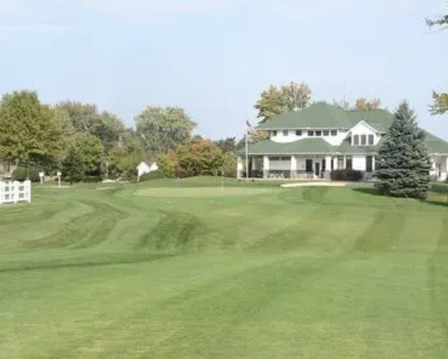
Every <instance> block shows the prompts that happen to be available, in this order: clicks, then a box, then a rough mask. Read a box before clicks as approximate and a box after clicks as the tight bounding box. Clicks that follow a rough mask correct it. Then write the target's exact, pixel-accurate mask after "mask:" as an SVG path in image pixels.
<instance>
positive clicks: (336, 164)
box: [333, 156, 338, 170]
mask: <svg viewBox="0 0 448 359" xmlns="http://www.w3.org/2000/svg"><path fill="white" fill-rule="evenodd" d="M333 169H335V170H337V169H338V156H335V157H333Z"/></svg>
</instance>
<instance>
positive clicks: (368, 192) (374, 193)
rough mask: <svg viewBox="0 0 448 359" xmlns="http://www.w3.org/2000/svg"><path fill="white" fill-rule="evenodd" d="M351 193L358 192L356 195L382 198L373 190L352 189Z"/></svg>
mask: <svg viewBox="0 0 448 359" xmlns="http://www.w3.org/2000/svg"><path fill="white" fill-rule="evenodd" d="M352 190H353V191H355V192H358V193H362V194H367V195H370V196H376V197H384V196H383V195H381V194H379V193H378V192H377V191H376V190H375V188H352Z"/></svg>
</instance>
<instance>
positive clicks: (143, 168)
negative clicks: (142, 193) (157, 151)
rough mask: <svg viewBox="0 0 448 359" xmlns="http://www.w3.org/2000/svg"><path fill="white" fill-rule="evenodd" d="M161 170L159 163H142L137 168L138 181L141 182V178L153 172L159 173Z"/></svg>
mask: <svg viewBox="0 0 448 359" xmlns="http://www.w3.org/2000/svg"><path fill="white" fill-rule="evenodd" d="M158 169H159V166H157V163H155V162H154V163H152V164H151V165H148V164H147V163H146V162H141V163H140V164H139V165H138V166H137V172H138V180H140V177H141V176H143V175H145V174H147V173H150V172H153V171H157V170H158Z"/></svg>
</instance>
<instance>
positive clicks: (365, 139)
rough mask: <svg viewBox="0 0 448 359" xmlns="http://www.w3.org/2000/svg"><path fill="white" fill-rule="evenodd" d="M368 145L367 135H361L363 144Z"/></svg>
mask: <svg viewBox="0 0 448 359" xmlns="http://www.w3.org/2000/svg"><path fill="white" fill-rule="evenodd" d="M365 145H367V135H361V146H365Z"/></svg>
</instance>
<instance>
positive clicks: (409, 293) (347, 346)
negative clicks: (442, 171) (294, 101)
mask: <svg viewBox="0 0 448 359" xmlns="http://www.w3.org/2000/svg"><path fill="white" fill-rule="evenodd" d="M99 188H101V187H99ZM99 188H97V187H95V186H93V185H92V186H80V187H74V188H68V189H64V190H60V189H57V188H47V187H45V186H42V187H40V186H36V187H35V188H34V192H33V202H32V203H31V204H30V205H17V206H4V207H0V358H2V359H3V358H7V359H24V358H86V359H91V358H160V359H167V358H182V359H189V358H192V359H193V358H204V359H205V358H207V359H208V358H222V359H230V358H248V359H250V358H254V359H262V358H266V359H268V358H269V359H271V358H310V359H311V358H313V359H315V358H322V359H327V358H332V359H348V358H372V359H377V358H394V359H396V358H398V359H399V358H403V359H409V358H413V359H414V358H428V359H436V358H447V357H448V304H447V303H448V207H447V206H446V205H445V203H442V202H426V203H425V202H420V201H415V200H407V199H393V198H385V197H379V196H376V195H375V194H374V193H373V191H372V190H371V189H361V188H359V189H356V188H327V187H301V188H280V187H278V186H277V184H266V183H243V182H241V183H240V182H237V181H233V180H225V186H224V190H223V189H222V188H221V180H220V179H209V178H197V179H191V180H182V181H174V180H170V181H162V180H160V181H153V182H148V183H145V184H139V185H126V186H116V187H114V186H111V187H110V189H109V190H98V189H99Z"/></svg>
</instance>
